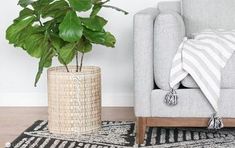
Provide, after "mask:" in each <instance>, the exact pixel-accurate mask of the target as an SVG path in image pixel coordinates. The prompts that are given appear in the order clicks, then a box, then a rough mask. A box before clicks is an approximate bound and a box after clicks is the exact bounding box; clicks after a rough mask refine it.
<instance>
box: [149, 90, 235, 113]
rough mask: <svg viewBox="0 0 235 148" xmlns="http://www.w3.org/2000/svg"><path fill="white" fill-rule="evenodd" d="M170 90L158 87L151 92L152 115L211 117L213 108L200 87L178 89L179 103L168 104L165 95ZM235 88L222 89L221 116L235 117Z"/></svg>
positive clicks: (219, 103)
mask: <svg viewBox="0 0 235 148" xmlns="http://www.w3.org/2000/svg"><path fill="white" fill-rule="evenodd" d="M167 93H168V91H164V90H160V89H156V90H153V91H152V94H151V106H152V107H151V113H152V117H201V118H203V117H211V115H212V113H213V109H212V107H211V106H210V104H209V102H208V101H207V99H206V98H205V96H204V95H203V94H202V92H201V91H200V89H178V90H177V94H178V97H179V99H178V104H177V105H176V106H173V107H172V106H168V105H166V104H165V102H164V97H165V95H166V94H167ZM234 99H235V89H222V90H221V99H220V100H219V102H218V105H219V116H221V117H225V118H234V117H235V109H234V106H235V101H234Z"/></svg>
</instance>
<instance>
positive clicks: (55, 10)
mask: <svg viewBox="0 0 235 148" xmlns="http://www.w3.org/2000/svg"><path fill="white" fill-rule="evenodd" d="M68 8H69V5H68V3H67V2H66V1H64V0H59V1H55V2H53V3H51V4H49V5H47V6H46V7H44V8H43V11H42V17H43V18H46V17H53V18H58V17H64V16H65V14H66V11H67V9H68Z"/></svg>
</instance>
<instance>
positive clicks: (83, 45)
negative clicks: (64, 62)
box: [76, 39, 92, 53]
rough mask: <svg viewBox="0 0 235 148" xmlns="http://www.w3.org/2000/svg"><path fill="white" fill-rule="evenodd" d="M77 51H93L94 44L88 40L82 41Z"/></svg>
mask: <svg viewBox="0 0 235 148" xmlns="http://www.w3.org/2000/svg"><path fill="white" fill-rule="evenodd" d="M76 50H77V51H79V52H81V53H87V52H90V51H91V50H92V44H91V43H90V41H88V40H87V39H83V40H80V42H79V43H78V45H77V47H76Z"/></svg>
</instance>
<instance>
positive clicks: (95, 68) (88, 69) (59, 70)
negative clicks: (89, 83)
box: [47, 65, 101, 75]
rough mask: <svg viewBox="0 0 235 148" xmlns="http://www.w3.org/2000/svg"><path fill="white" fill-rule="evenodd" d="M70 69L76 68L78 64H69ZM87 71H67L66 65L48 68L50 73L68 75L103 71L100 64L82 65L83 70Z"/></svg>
mask: <svg viewBox="0 0 235 148" xmlns="http://www.w3.org/2000/svg"><path fill="white" fill-rule="evenodd" d="M68 69H70V70H71V69H72V70H75V69H76V66H74V65H70V66H68ZM84 69H85V71H81V72H80V71H79V72H72V71H70V72H67V71H66V69H65V66H54V67H50V68H48V69H47V73H50V74H66V75H74V74H76V75H84V74H97V73H100V72H101V68H100V67H98V66H83V67H82V70H84Z"/></svg>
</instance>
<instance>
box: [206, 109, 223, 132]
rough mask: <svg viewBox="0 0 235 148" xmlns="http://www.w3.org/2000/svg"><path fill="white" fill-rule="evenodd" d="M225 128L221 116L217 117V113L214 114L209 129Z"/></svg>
mask: <svg viewBox="0 0 235 148" xmlns="http://www.w3.org/2000/svg"><path fill="white" fill-rule="evenodd" d="M223 127H224V124H223V120H222V118H220V117H219V116H217V113H214V114H213V115H212V117H211V119H210V120H209V122H208V129H215V130H217V129H221V128H223Z"/></svg>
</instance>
